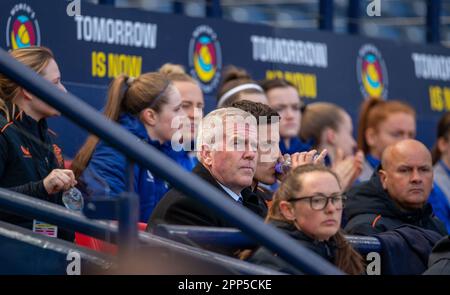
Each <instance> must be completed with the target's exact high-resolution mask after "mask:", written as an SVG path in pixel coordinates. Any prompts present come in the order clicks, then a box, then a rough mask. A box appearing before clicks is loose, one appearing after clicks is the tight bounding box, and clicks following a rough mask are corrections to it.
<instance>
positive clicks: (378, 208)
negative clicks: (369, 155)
mask: <svg viewBox="0 0 450 295" xmlns="http://www.w3.org/2000/svg"><path fill="white" fill-rule="evenodd" d="M432 183H433V169H432V164H431V154H430V152H429V151H428V149H427V148H426V147H425V146H424V145H423V144H422V143H420V142H419V141H416V140H412V139H407V140H403V141H400V142H398V143H396V144H394V145H391V146H389V147H388V148H386V149H385V151H384V152H383V156H382V166H381V167H379V169H378V171H377V172H375V173H374V174H373V175H372V178H371V179H370V180H369V181H367V182H363V183H361V184H359V185H357V186H356V187H354V188H353V189H352V190H350V191H349V193H348V198H349V200H348V202H347V205H346V208H345V212H344V215H345V217H346V218H347V220H348V223H347V224H346V226H345V230H346V231H347V232H348V233H350V234H357V235H373V234H376V233H381V232H385V231H389V230H392V229H395V228H397V227H399V226H401V225H404V224H409V225H415V226H418V227H421V228H423V229H429V230H432V231H435V232H437V233H439V234H441V235H444V234H446V230H445V227H444V225H443V223H442V222H441V221H439V220H438V219H437V218H436V217H434V215H433V212H432V208H431V206H430V205H429V204H427V200H428V197H429V195H430V191H431V187H432Z"/></svg>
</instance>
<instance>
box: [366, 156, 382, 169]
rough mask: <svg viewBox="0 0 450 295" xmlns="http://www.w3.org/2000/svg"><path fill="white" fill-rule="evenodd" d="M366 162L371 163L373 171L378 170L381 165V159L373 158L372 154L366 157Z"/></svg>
mask: <svg viewBox="0 0 450 295" xmlns="http://www.w3.org/2000/svg"><path fill="white" fill-rule="evenodd" d="M366 160H367V162H369V164H370V166H372V168H373V169H375V168H377V167H378V165H380V164H381V161H380V160H379V159H377V158H375V157H374V156H372V155H371V154H367V155H366Z"/></svg>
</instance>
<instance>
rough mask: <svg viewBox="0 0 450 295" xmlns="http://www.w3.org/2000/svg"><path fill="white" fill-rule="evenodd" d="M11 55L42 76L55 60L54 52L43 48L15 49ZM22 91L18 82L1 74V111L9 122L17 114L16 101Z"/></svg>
mask: <svg viewBox="0 0 450 295" xmlns="http://www.w3.org/2000/svg"><path fill="white" fill-rule="evenodd" d="M10 55H11V56H12V57H13V58H15V59H16V60H18V61H19V62H21V63H23V64H24V65H26V66H28V67H29V68H31V69H32V70H33V71H35V72H36V73H38V74H40V75H42V73H43V71H44V69H45V68H46V67H47V65H48V64H49V62H50V61H51V60H52V59H54V55H53V52H52V51H51V50H50V49H48V48H46V47H42V46H41V47H39V46H33V47H27V48H20V49H15V50H12V51H11V52H10ZM21 89H22V88H21V86H19V85H18V84H16V82H14V81H12V80H10V79H9V78H8V77H7V76H5V75H4V74H2V73H0V111H1V112H3V114H4V115H5V117H6V119H7V120H8V121H9V120H10V118H11V116H13V114H14V112H15V104H14V99H15V98H16V97H17V96H18V94H19V92H20V90H21Z"/></svg>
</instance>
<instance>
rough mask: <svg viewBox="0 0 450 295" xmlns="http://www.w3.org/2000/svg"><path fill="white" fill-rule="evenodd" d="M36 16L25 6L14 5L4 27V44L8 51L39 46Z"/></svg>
mask: <svg viewBox="0 0 450 295" xmlns="http://www.w3.org/2000/svg"><path fill="white" fill-rule="evenodd" d="M35 16H36V14H35V12H34V11H33V10H32V9H31V7H29V6H28V5H26V4H20V5H16V6H15V7H14V8H13V9H12V10H11V14H10V17H9V19H8V23H7V26H6V30H7V32H6V34H7V37H6V39H7V40H6V41H7V42H6V43H7V46H8V48H10V49H18V48H26V47H30V46H39V45H40V32H39V23H38V21H37V20H36V18H35Z"/></svg>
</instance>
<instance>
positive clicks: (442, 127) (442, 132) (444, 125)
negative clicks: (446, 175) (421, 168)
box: [431, 112, 450, 165]
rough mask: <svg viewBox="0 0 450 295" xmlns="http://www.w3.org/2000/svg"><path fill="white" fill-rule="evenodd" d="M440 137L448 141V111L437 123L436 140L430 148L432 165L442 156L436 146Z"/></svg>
mask: <svg viewBox="0 0 450 295" xmlns="http://www.w3.org/2000/svg"><path fill="white" fill-rule="evenodd" d="M440 139H443V140H445V141H447V142H450V112H447V113H445V114H444V115H443V116H442V117H441V119H440V120H439V123H438V127H437V134H436V142H435V144H434V146H433V148H432V149H431V156H432V159H433V165H434V164H436V163H437V162H438V161H439V160H440V159H441V156H442V153H441V151H440V150H439V147H438V141H439V140H440Z"/></svg>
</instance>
